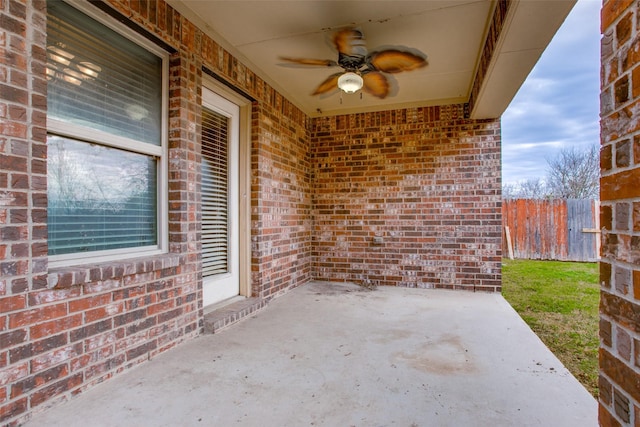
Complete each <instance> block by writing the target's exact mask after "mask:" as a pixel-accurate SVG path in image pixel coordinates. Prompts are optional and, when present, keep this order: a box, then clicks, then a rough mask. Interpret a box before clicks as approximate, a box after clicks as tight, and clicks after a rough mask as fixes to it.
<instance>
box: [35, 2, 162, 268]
mask: <svg viewBox="0 0 640 427" xmlns="http://www.w3.org/2000/svg"><path fill="white" fill-rule="evenodd" d="M85 7H86V6H85ZM47 8H48V20H47V80H48V88H47V91H48V95H47V109H48V113H47V114H48V116H47V127H48V138H47V149H48V153H47V183H48V199H49V201H48V220H47V222H48V232H49V236H48V239H49V240H48V242H49V255H50V264H52V265H54V266H56V265H71V264H76V263H79V262H88V261H92V262H93V261H100V260H105V261H106V260H109V259H116V258H122V257H130V256H134V255H145V254H153V253H159V252H161V251H162V249H163V248H164V246H165V244H164V242H165V241H166V237H164V236H165V234H166V227H165V226H164V225H163V224H164V223H165V222H166V221H165V220H164V218H166V209H164V208H163V207H164V206H165V205H166V196H165V194H164V193H165V191H164V189H165V188H166V185H165V184H164V183H165V181H166V175H167V174H166V172H165V171H166V154H165V153H166V136H165V135H166V133H167V132H166V119H165V117H166V95H165V94H166V92H167V90H166V81H167V69H168V66H167V63H168V61H167V57H168V55H167V54H166V52H164V51H161V50H160V49H158V48H157V47H155V46H153V45H151V44H150V43H148V42H146V41H144V40H142V39H141V38H140V37H138V36H135V35H133V34H130V32H129V30H121V29H118V31H116V30H114V29H112V28H111V27H108V26H107V25H105V24H103V23H101V19H100V18H99V17H98V15H93V13H92V15H93V16H89V15H88V14H85V13H83V12H81V11H80V10H78V9H76V8H74V7H72V6H70V5H69V4H67V3H64V2H60V1H51V2H49V3H48V5H47ZM87 12H90V11H87ZM94 18H96V19H94ZM97 19H98V20H97Z"/></svg>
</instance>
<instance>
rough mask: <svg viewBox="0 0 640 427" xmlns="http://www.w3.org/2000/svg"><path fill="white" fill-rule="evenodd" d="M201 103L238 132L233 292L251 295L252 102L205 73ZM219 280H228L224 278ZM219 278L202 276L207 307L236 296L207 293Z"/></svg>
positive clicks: (232, 157) (234, 158) (234, 162)
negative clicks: (209, 286) (210, 285)
mask: <svg viewBox="0 0 640 427" xmlns="http://www.w3.org/2000/svg"><path fill="white" fill-rule="evenodd" d="M202 102H203V105H205V106H206V107H207V108H209V109H212V110H214V111H216V112H219V113H221V114H223V115H225V116H227V117H230V119H231V123H230V125H231V126H232V129H233V130H232V132H237V133H236V134H235V135H234V136H235V139H236V142H237V143H236V144H232V145H235V149H234V150H232V151H233V152H234V153H231V154H230V168H235V170H234V171H233V172H232V173H233V174H234V176H235V177H236V178H235V179H233V180H232V181H235V186H234V187H232V191H231V194H232V198H230V205H231V204H233V205H235V207H236V210H235V211H233V212H232V211H230V212H229V218H230V222H231V225H232V229H231V230H230V231H231V233H230V234H231V239H230V240H231V242H235V246H232V249H231V250H232V251H233V253H234V254H235V255H234V257H233V258H235V260H236V262H235V263H232V265H231V266H230V267H231V271H230V275H236V280H237V281H238V285H239V287H238V289H237V291H235V292H234V293H235V295H241V296H244V297H249V296H251V269H250V264H251V258H250V257H251V252H250V247H251V246H250V245H251V224H250V208H251V206H250V204H251V198H250V188H251V187H250V182H251V181H250V180H251V142H250V137H249V136H250V130H251V104H250V102H249V101H248V100H247V99H245V98H243V97H241V96H240V95H238V94H236V93H234V92H231V91H230V90H229V89H228V88H226V87H224V86H222V85H221V84H220V83H218V82H217V81H215V80H214V79H212V78H210V77H209V76H206V75H205V76H203V91H202ZM231 148H232V147H231V146H230V149H231ZM234 233H235V234H234ZM232 244H233V243H232ZM221 276H227V275H221ZM219 279H220V280H225V278H224V277H220V278H219ZM217 280H218V278H216V277H212V278H203V305H204V306H205V307H206V306H207V305H211V304H216V303H217V302H220V301H221V300H225V299H226V298H232V297H233V296H234V295H231V296H228V295H226V294H225V295H219V294H216V293H215V291H213V292H212V293H210V292H209V291H207V292H206V295H205V290H204V289H205V286H206V285H207V284H209V283H215V282H216V281H217Z"/></svg>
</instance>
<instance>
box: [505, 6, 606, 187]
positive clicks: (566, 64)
mask: <svg viewBox="0 0 640 427" xmlns="http://www.w3.org/2000/svg"><path fill="white" fill-rule="evenodd" d="M600 5H601V3H600V2H599V1H597V0H579V1H578V3H577V4H576V5H575V6H574V8H573V10H572V11H571V13H570V14H569V16H568V17H567V19H566V21H565V22H564V24H563V26H562V27H561V28H560V30H559V31H558V33H557V34H556V36H555V37H554V39H553V40H552V42H551V43H550V44H549V46H548V47H547V49H546V51H545V52H544V53H543V55H542V57H541V58H540V61H539V62H538V64H537V65H536V66H535V68H534V69H533V70H532V72H531V74H530V75H529V77H528V78H527V81H526V82H525V83H524V84H523V86H522V87H521V88H520V91H519V92H518V94H517V95H516V97H515V98H514V99H513V101H512V103H511V105H510V106H509V108H508V109H507V111H505V113H504V114H503V116H502V150H503V166H502V168H503V170H502V172H503V182H504V183H515V182H518V181H522V180H526V179H532V178H544V175H545V174H546V168H547V159H548V158H552V157H554V156H555V155H557V153H558V152H559V151H560V150H561V149H562V148H567V147H572V146H584V147H585V148H586V147H588V146H590V145H592V144H597V143H598V142H599V76H600V29H599V22H600Z"/></svg>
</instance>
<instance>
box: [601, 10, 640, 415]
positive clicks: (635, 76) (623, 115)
mask: <svg viewBox="0 0 640 427" xmlns="http://www.w3.org/2000/svg"><path fill="white" fill-rule="evenodd" d="M639 10H640V9H639V4H638V3H637V2H633V1H631V0H608V1H605V2H604V5H603V9H602V28H601V29H602V33H603V38H602V49H601V52H602V53H601V54H602V58H601V60H602V72H601V78H602V82H601V87H602V92H601V106H600V110H601V117H602V122H601V143H602V148H601V160H600V163H601V180H600V186H601V189H600V199H601V202H602V204H601V206H602V208H601V213H600V215H601V224H602V227H603V230H602V231H603V245H602V262H601V264H600V281H601V303H600V381H599V388H600V409H599V420H600V424H601V425H603V426H618V425H636V426H637V425H640V122H639V120H638V117H639V116H638V114H639V109H640V43H639V42H640V32H639V28H638V26H639V25H640V23H639V22H638V19H639V18H640V14H639Z"/></svg>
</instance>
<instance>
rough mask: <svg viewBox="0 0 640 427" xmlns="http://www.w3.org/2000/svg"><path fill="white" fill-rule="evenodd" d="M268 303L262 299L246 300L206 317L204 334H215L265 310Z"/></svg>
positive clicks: (214, 311) (210, 313) (221, 308)
mask: <svg viewBox="0 0 640 427" xmlns="http://www.w3.org/2000/svg"><path fill="white" fill-rule="evenodd" d="M267 304H268V301H267V300H265V299H262V298H244V299H242V300H240V301H237V302H234V303H231V304H228V305H225V306H223V307H220V308H219V309H216V310H213V311H211V312H209V313H205V315H204V333H205V334H215V333H217V332H220V331H221V330H223V329H225V328H228V327H229V326H231V325H233V324H235V323H238V322H239V321H240V320H242V319H244V318H246V317H248V316H249V315H251V314H254V313H256V312H258V311H259V310H261V309H263V308H265V307H266V306H267Z"/></svg>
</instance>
